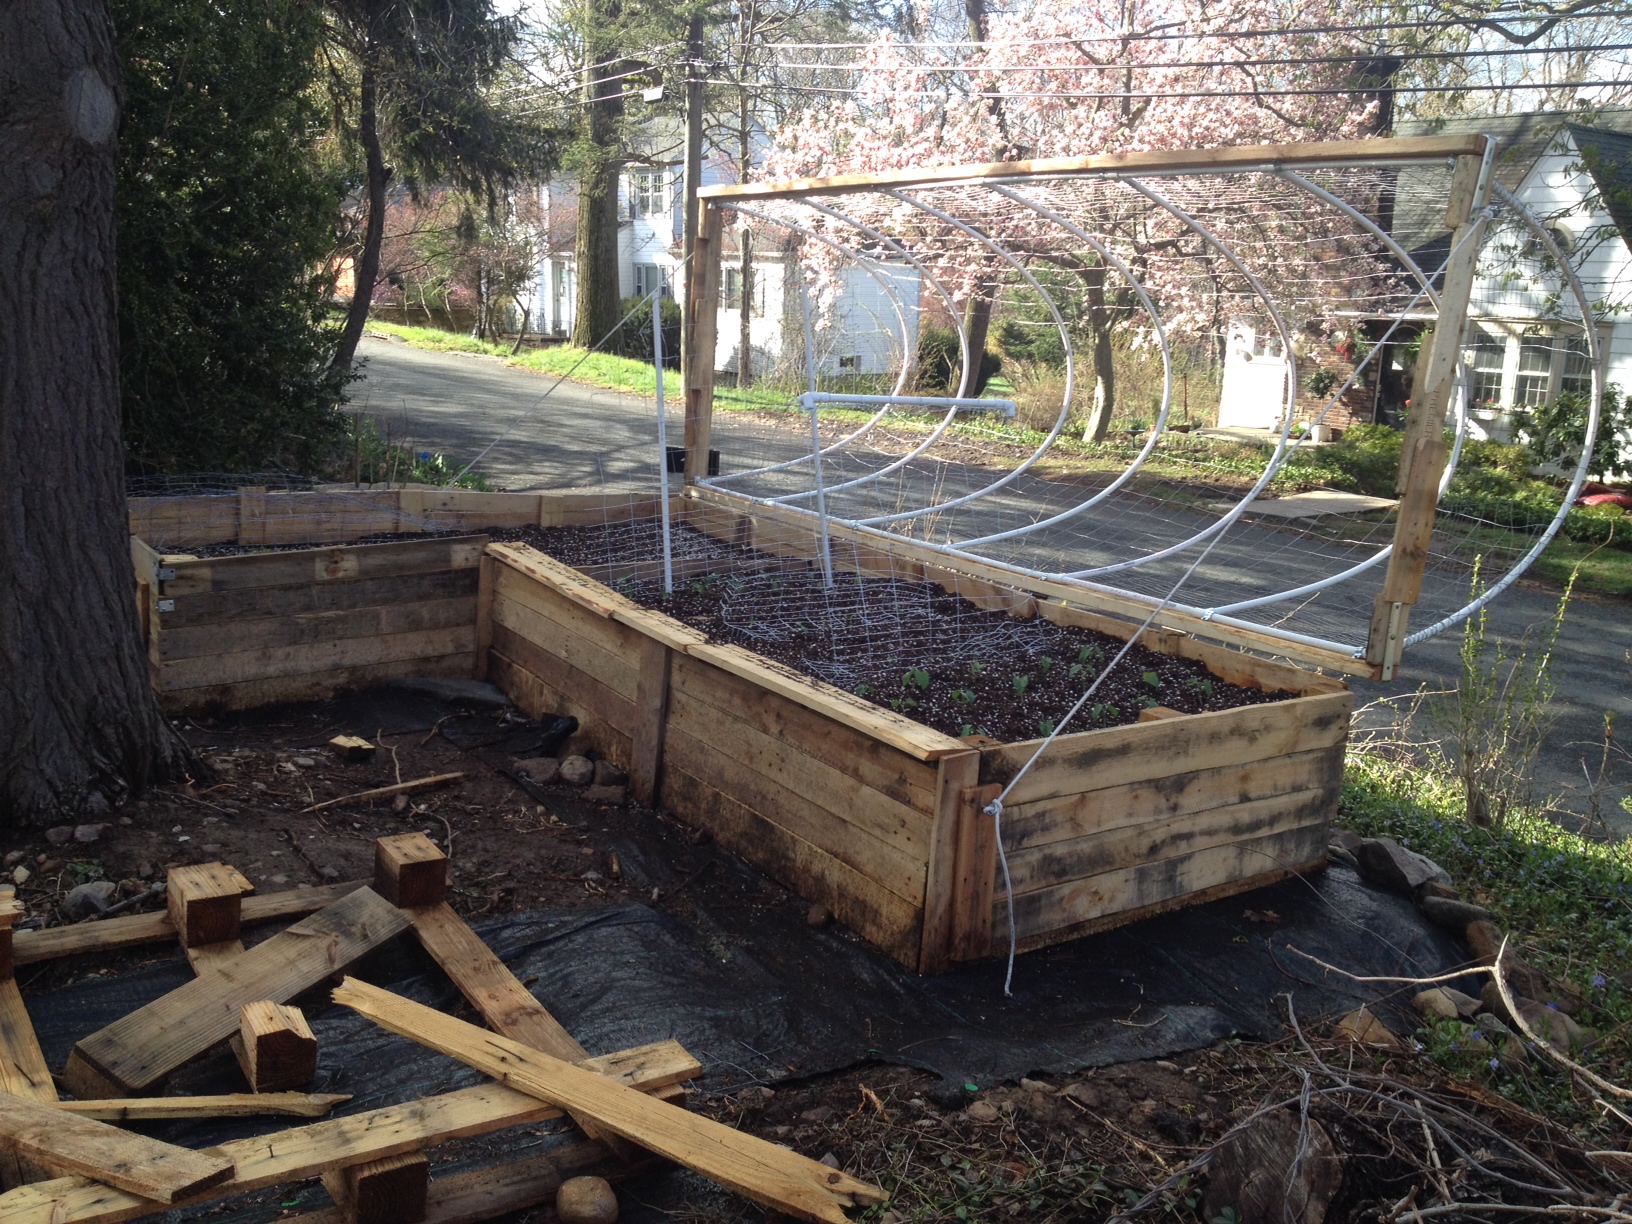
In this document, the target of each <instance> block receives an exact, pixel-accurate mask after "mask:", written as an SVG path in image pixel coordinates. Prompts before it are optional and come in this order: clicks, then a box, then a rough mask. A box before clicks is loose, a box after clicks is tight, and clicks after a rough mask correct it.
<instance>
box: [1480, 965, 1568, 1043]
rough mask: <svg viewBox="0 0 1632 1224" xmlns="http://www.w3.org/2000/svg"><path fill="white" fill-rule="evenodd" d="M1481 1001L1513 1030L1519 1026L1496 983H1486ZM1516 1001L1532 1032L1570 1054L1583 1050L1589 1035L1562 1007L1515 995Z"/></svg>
mask: <svg viewBox="0 0 1632 1224" xmlns="http://www.w3.org/2000/svg"><path fill="white" fill-rule="evenodd" d="M1479 1001H1480V1003H1481V1004H1482V1005H1483V1006H1484V1008H1485V1013H1486V1014H1487V1015H1489V1016H1491V1017H1493V1018H1495V1019H1499V1020H1500V1021H1501V1022H1502V1024H1503V1025H1504V1026H1506V1027H1507V1028H1509V1029H1517V1028H1518V1026H1517V1025H1516V1024H1515V1023H1514V1021H1513V1014H1512V1013H1511V1012H1510V1011H1508V1009H1507V1007H1506V1006H1505V1005H1504V1004H1503V1003H1502V996H1501V992H1500V991H1498V990H1497V989H1496V983H1495V982H1486V983H1485V988H1484V990H1482V991H1481V992H1480V994H1479ZM1513 1003H1514V1006H1516V1007H1517V1008H1518V1010H1519V1018H1520V1019H1522V1020H1523V1021H1524V1023H1525V1024H1526V1025H1527V1026H1528V1027H1529V1029H1530V1031H1531V1032H1532V1033H1534V1034H1535V1035H1536V1036H1537V1037H1540V1038H1541V1039H1542V1040H1543V1041H1545V1042H1547V1044H1548V1045H1550V1046H1552V1047H1553V1048H1554V1049H1555V1050H1558V1051H1560V1052H1562V1053H1567V1052H1568V1051H1570V1050H1572V1049H1580V1048H1581V1045H1582V1044H1583V1043H1584V1042H1585V1041H1586V1034H1585V1033H1584V1032H1583V1031H1582V1028H1581V1026H1580V1025H1579V1024H1577V1023H1576V1022H1575V1021H1574V1020H1572V1019H1571V1018H1570V1017H1569V1016H1567V1015H1565V1014H1564V1012H1563V1011H1561V1010H1560V1009H1558V1008H1556V1007H1548V1006H1547V1005H1546V1004H1545V1003H1537V1002H1536V1001H1535V1000H1534V999H1527V998H1525V997H1523V996H1522V995H1519V996H1515V997H1514V999H1513Z"/></svg>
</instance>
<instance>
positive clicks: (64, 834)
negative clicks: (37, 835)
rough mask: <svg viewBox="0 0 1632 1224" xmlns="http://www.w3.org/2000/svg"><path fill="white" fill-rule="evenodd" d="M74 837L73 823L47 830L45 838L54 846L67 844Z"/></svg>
mask: <svg viewBox="0 0 1632 1224" xmlns="http://www.w3.org/2000/svg"><path fill="white" fill-rule="evenodd" d="M73 838H74V826H73V825H58V826H57V827H56V828H54V829H47V830H46V831H45V840H46V841H48V842H50V843H51V844H52V845H53V846H66V845H67V844H68V843H69V842H70V841H72V840H73Z"/></svg>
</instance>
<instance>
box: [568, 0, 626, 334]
mask: <svg viewBox="0 0 1632 1224" xmlns="http://www.w3.org/2000/svg"><path fill="white" fill-rule="evenodd" d="M590 7H591V8H592V9H597V10H598V11H596V12H594V13H593V14H592V15H591V17H590V20H591V21H592V22H596V21H598V22H600V23H601V24H600V26H599V27H598V28H591V29H587V30H586V31H585V37H584V112H585V114H584V134H585V135H586V136H587V137H588V138H589V139H588V144H589V147H590V153H589V155H588V157H586V158H585V159H584V164H583V165H582V166H581V167H580V168H579V174H578V227H577V230H576V232H575V234H574V236H573V262H574V265H575V267H576V271H577V280H578V283H577V285H576V287H575V289H574V299H575V309H574V310H573V318H572V343H573V344H575V345H577V346H578V347H579V348H594V347H595V346H596V345H598V344H600V343H601V342H602V341H604V340H607V339H609V338H611V339H615V337H609V333H610V332H611V331H612V329H613V328H614V327H616V326H617V325H618V319H619V318H620V317H621V316H622V314H623V311H622V310H621V309H620V308H619V301H620V298H619V296H618V173H619V171H620V170H621V168H622V162H621V160H620V159H619V155H618V154H619V148H618V119H619V117H620V116H621V115H622V114H623V102H622V101H621V99H619V98H618V97H617V96H616V95H618V94H620V93H621V92H622V91H623V88H624V83H623V82H622V81H621V80H617V79H614V78H616V77H617V76H618V72H619V67H618V64H619V58H618V55H617V52H616V51H615V50H614V49H613V48H612V47H610V46H608V45H606V42H605V39H607V38H608V35H607V34H606V31H608V30H615V29H616V28H617V23H618V20H619V18H620V16H621V14H622V6H621V5H620V4H617V3H596V4H592V5H591V6H590Z"/></svg>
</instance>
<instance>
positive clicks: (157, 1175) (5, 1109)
mask: <svg viewBox="0 0 1632 1224" xmlns="http://www.w3.org/2000/svg"><path fill="white" fill-rule="evenodd" d="M0 1148H5V1149H6V1150H7V1151H9V1152H12V1153H15V1154H16V1155H17V1156H19V1157H22V1158H25V1159H28V1160H31V1161H33V1162H34V1163H36V1164H38V1165H40V1166H42V1167H44V1168H47V1169H50V1170H52V1171H53V1172H55V1173H75V1174H78V1175H79V1176H81V1177H91V1178H95V1179H96V1180H97V1181H100V1182H106V1183H107V1184H108V1185H110V1186H114V1187H116V1188H117V1189H120V1190H126V1191H129V1192H130V1193H131V1194H139V1195H141V1196H142V1197H143V1198H148V1199H153V1200H154V1201H155V1202H159V1203H173V1202H175V1201H176V1200H177V1199H179V1198H186V1197H187V1196H188V1195H190V1194H197V1193H198V1192H199V1191H200V1190H206V1189H208V1188H209V1187H211V1186H214V1185H217V1184H219V1183H220V1182H224V1181H226V1180H227V1179H228V1178H229V1177H231V1176H232V1168H233V1166H232V1161H231V1160H230V1159H227V1158H225V1157H222V1156H219V1155H214V1156H212V1155H208V1154H206V1153H204V1152H194V1151H190V1150H189V1149H187V1148H184V1147H176V1146H175V1145H174V1144H169V1143H161V1142H159V1141H158V1140H157V1139H149V1138H148V1137H147V1136H145V1135H135V1134H132V1133H131V1132H129V1131H124V1130H120V1129H119V1128H118V1127H116V1126H109V1125H108V1124H107V1123H106V1122H98V1121H97V1120H96V1119H95V1118H85V1117H79V1116H76V1115H74V1114H68V1113H64V1112H62V1111H61V1110H59V1109H54V1108H52V1107H51V1106H49V1105H45V1104H42V1103H41V1102H39V1101H31V1100H28V1099H27V1098H26V1097H20V1096H14V1095H12V1094H11V1093H4V1094H0Z"/></svg>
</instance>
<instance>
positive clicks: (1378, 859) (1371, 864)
mask: <svg viewBox="0 0 1632 1224" xmlns="http://www.w3.org/2000/svg"><path fill="white" fill-rule="evenodd" d="M1354 858H1355V861H1356V862H1357V863H1358V864H1359V865H1360V873H1361V874H1362V875H1364V876H1365V877H1366V879H1368V880H1370V881H1371V882H1372V883H1373V884H1376V885H1377V886H1378V887H1379V888H1386V889H1388V890H1389V891H1390V892H1397V893H1404V894H1405V895H1406V896H1410V895H1411V894H1412V893H1413V892H1415V891H1416V888H1417V885H1419V884H1425V883H1427V882H1428V881H1429V880H1438V881H1439V882H1440V883H1442V884H1449V883H1450V882H1451V877H1450V873H1449V872H1447V871H1446V870H1445V869H1444V868H1443V867H1441V866H1440V865H1439V864H1438V863H1436V862H1434V861H1433V860H1432V859H1430V858H1424V857H1423V856H1422V855H1420V854H1417V853H1415V852H1414V851H1411V850H1407V849H1406V848H1405V847H1404V846H1402V845H1400V843H1399V842H1397V841H1395V840H1394V839H1393V838H1392V837H1368V838H1366V839H1365V840H1364V841H1362V842H1361V843H1360V845H1359V846H1358V847H1357V848H1356V849H1355V851H1354Z"/></svg>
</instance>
